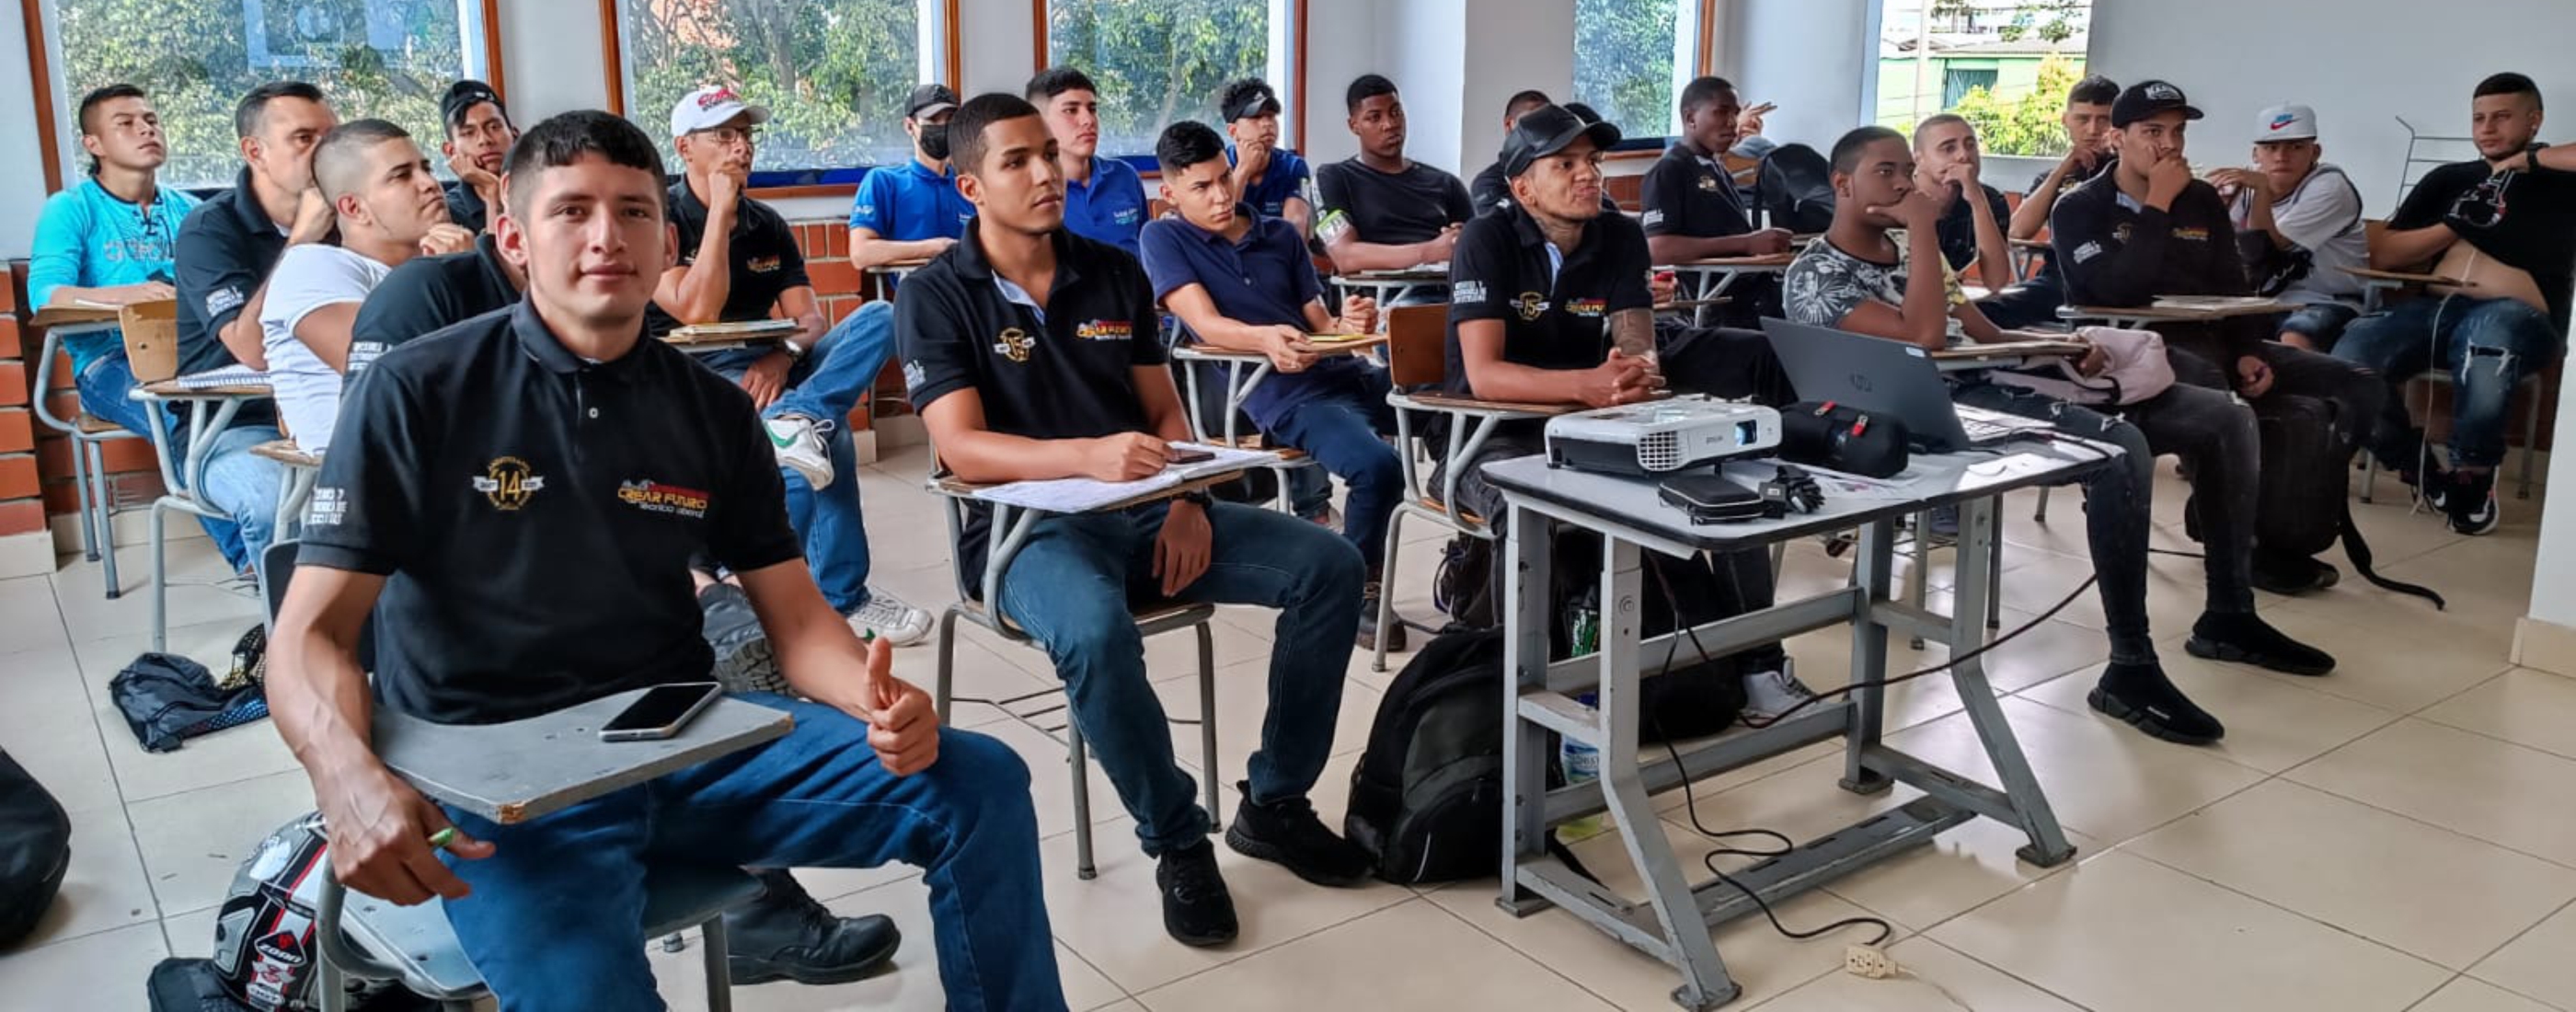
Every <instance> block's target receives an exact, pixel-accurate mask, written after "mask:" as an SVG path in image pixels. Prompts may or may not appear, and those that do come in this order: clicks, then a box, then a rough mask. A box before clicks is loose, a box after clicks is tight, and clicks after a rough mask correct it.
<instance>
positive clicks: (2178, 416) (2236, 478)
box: [1952, 383, 2258, 664]
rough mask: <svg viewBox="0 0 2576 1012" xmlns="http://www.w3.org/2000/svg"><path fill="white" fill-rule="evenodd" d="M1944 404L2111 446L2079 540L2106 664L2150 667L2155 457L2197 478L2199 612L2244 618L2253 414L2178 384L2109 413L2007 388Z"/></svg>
mask: <svg viewBox="0 0 2576 1012" xmlns="http://www.w3.org/2000/svg"><path fill="white" fill-rule="evenodd" d="M1952 396H1953V399H1955V400H1957V401H1958V402H1959V403H1961V404H1966V405H1969V406H1971V407H1980V408H1986V409H1988V410H1993V411H2002V412H2005V413H2008V414H2014V415H2019V416H2022V417H2024V418H2044V419H2048V420H2049V421H2051V422H2054V423H2055V424H2056V428H2057V430H2058V431H2060V432H2064V433H2066V434H2068V435H2074V436H2082V437H2084V438H2086V439H2095V440H2101V441H2103V442H2108V443H2112V444H2115V445H2117V446H2119V447H2120V450H2121V454H2122V456H2121V460H2120V464H2119V466H2117V467H2114V468H2109V469H2107V470H2103V471H2100V472H2097V473H2095V474H2094V475H2093V476H2092V477H2090V478H2087V479H2085V481H2084V533H2085V541H2086V543H2087V545H2088V547H2089V548H2090V550H2091V552H2092V555H2093V571H2094V573H2095V574H2096V575H2098V576H2099V577H2100V583H2099V584H2098V585H2097V587H2096V590H2097V592H2098V593H2099V594H2100V595H2101V598H2102V613H2103V616H2104V619H2105V620H2106V622H2107V623H2108V625H2109V627H2110V628H2109V629H2108V632H2109V634H2110V638H2111V660H2112V661H2113V662H2114V663H2127V664H2138V663H2147V662H2150V661H2153V660H2155V657H2156V649H2155V639H2154V635H2153V633H2151V632H2150V631H2149V628H2148V622H2147V532H2148V527H2149V526H2150V525H2151V524H2153V523H2154V522H2155V521H2154V516H2153V514H2152V513H2151V512H2150V509H2149V507H2150V506H2151V505H2152V500H2153V496H2154V494H2155V463H2156V460H2155V458H2156V455H2157V454H2160V453H2173V454H2178V455H2180V456H2181V457H2182V458H2183V460H2184V462H2185V463H2186V464H2187V465H2189V466H2191V467H2192V469H2193V473H2195V474H2197V475H2200V476H2201V478H2200V479H2199V481H2200V482H2201V484H2200V486H2199V494H2198V495H2196V496H2195V497H2194V500H2193V501H2194V502H2195V503H2197V504H2198V506H2199V508H2200V510H2201V528H2200V529H2201V533H2202V536H2203V538H2204V539H2205V543H2206V546H2207V550H2206V551H2205V552H2204V553H2203V560H2204V561H2203V563H2202V565H2203V568H2204V569H2205V570H2206V572H2207V574H2208V576H2207V578H2208V591H2207V595H2208V597H2207V603H2206V604H2205V605H2204V607H2206V608H2207V609H2208V610H2210V611H2214V612H2239V613H2242V612H2251V611H2253V610H2254V584H2253V569H2252V564H2253V547H2254V489H2255V484H2254V474H2255V456H2256V453H2257V450H2258V444H2257V442H2256V435H2255V430H2254V415H2253V413H2252V412H2250V411H2248V410H2246V409H2245V407H2244V406H2243V405H2240V404H2238V403H2236V402H2235V400H2234V398H2231V397H2229V396H2228V395H2226V394H2223V393H2219V392H2217V391H2215V390H2209V389H2205V388H2202V387H2196V386H2191V385H2188V384H2176V385H2175V386H2174V387H2173V388H2172V389H2170V390H2167V391H2165V392H2164V393H2162V394H2158V395H2156V396H2155V397H2154V398H2152V399H2150V400H2148V401H2146V402H2144V403H2141V404H2132V405H2129V406H2126V407H2122V408H2118V409H2116V410H2114V409H2110V408H2100V409H2096V408H2086V407H2080V406H2077V405H2072V404H2067V403H2065V402H2062V401H2059V400H2056V399H2054V398H2051V397H2047V396H2044V395H2041V394H2038V393H2034V392H2032V391H2029V390H2023V389H2020V388H2017V387H2010V386H2003V385H2000V384H1994V383H1972V384H1968V385H1965V386H1961V387H1960V388H1958V389H1957V390H1956V391H1954V392H1953V394H1952Z"/></svg>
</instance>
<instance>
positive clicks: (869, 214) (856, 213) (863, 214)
mask: <svg viewBox="0 0 2576 1012" xmlns="http://www.w3.org/2000/svg"><path fill="white" fill-rule="evenodd" d="M876 214H877V206H876V205H875V204H861V205H859V206H857V207H853V208H851V209H850V216H851V217H854V218H873V217H876Z"/></svg>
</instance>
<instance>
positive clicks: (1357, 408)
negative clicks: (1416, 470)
mask: <svg viewBox="0 0 2576 1012" xmlns="http://www.w3.org/2000/svg"><path fill="white" fill-rule="evenodd" d="M1369 375H1370V377H1371V378H1372V382H1371V383H1370V384H1369V386H1368V387H1367V388H1366V389H1363V390H1357V391H1343V392H1339V393H1333V394H1327V395H1324V396H1322V397H1317V398H1315V399H1313V400H1309V401H1305V402H1303V403H1300V404H1298V405H1296V406H1295V407H1292V408H1289V409H1288V411H1287V413H1285V414H1283V415H1281V416H1279V424H1277V425H1274V426H1272V427H1271V429H1270V435H1271V436H1272V437H1273V438H1276V439H1277V440H1279V445H1281V446H1287V447H1294V448H1296V449H1299V450H1304V451H1306V452H1307V453H1308V454H1311V455H1313V456H1314V458H1315V460H1316V461H1317V462H1318V463H1321V464H1322V465H1323V470H1324V472H1325V473H1327V474H1331V475H1333V476H1334V477H1337V478H1340V479H1342V481H1343V483H1344V484H1347V485H1349V486H1350V489H1351V494H1350V498H1349V499H1347V500H1345V502H1344V507H1345V508H1344V509H1343V511H1342V537H1343V538H1344V539H1345V540H1348V541H1349V542H1350V543H1351V547H1353V548H1357V549H1359V551H1360V559H1361V561H1363V562H1365V563H1367V564H1368V570H1369V572H1370V573H1376V572H1377V571H1378V570H1379V569H1380V568H1381V567H1382V566H1383V565H1384V564H1385V562H1386V527H1387V518H1389V517H1392V516H1394V515H1395V505H1396V503H1398V502H1400V501H1402V500H1403V498H1404V466H1403V464H1402V462H1400V461H1398V460H1397V459H1396V456H1395V448H1394V447H1391V446H1388V445H1387V442H1386V440H1385V439H1383V438H1380V437H1381V436H1384V435H1387V434H1391V433H1393V432H1394V431H1395V408H1394V407H1392V406H1390V405H1389V404H1387V402H1386V395H1387V390H1388V386H1387V381H1386V373H1385V372H1383V371H1379V370H1372V371H1371V372H1370V374H1369ZM1311 470H1313V469H1312V468H1301V469H1300V470H1299V471H1295V472H1290V473H1292V474H1298V473H1305V472H1307V471H1311ZM1330 491H1331V490H1330V487H1329V486H1327V488H1326V494H1327V495H1329V494H1330ZM1300 515H1301V516H1302V515H1303V514H1302V512H1301V513H1300Z"/></svg>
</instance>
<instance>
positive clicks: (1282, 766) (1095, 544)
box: [1001, 502, 1363, 942]
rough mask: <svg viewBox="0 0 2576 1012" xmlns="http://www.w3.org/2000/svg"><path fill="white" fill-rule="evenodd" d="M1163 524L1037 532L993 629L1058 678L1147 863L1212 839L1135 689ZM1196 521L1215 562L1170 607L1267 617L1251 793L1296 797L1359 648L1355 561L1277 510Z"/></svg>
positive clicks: (1130, 520)
mask: <svg viewBox="0 0 2576 1012" xmlns="http://www.w3.org/2000/svg"><path fill="white" fill-rule="evenodd" d="M1166 510H1167V506H1166V505H1165V504H1161V503H1157V504H1154V505H1152V506H1146V507H1140V508H1137V509H1132V510H1126V511H1122V512H1117V513H1085V514H1080V515H1076V516H1058V517H1051V518H1049V519H1047V520H1044V521H1041V522H1040V523H1039V524H1038V526H1037V529H1036V530H1035V531H1034V532H1032V533H1031V534H1030V535H1029V539H1028V543H1027V544H1026V545H1024V546H1022V547H1021V549H1020V552H1019V554H1018V555H1016V556H1013V557H1012V559H1011V568H1010V569H1009V570H1007V571H1006V572H1004V573H1003V578H1002V589H1001V598H1002V600H1001V613H1002V614H1003V615H1005V616H1008V617H1009V618H1010V620H1011V621H1013V622H1016V623H1018V624H1019V626H1020V628H1022V629H1025V630H1027V631H1028V634H1029V636H1030V637H1031V638H1033V639H1035V640H1036V641H1037V642H1038V644H1039V645H1040V646H1042V647H1045V648H1046V652H1047V657H1048V658H1049V659H1051V660H1053V661H1054V662H1055V672H1056V677H1058V678H1061V679H1064V684H1065V695H1066V696H1067V697H1068V698H1070V699H1071V700H1072V701H1073V719H1074V721H1075V722H1076V723H1077V724H1079V725H1080V726H1081V728H1082V736H1083V739H1084V740H1085V741H1087V742H1089V743H1090V745H1091V748H1092V750H1093V751H1094V752H1096V753H1098V754H1099V756H1100V768H1101V769H1102V770H1103V771H1105V772H1107V773H1108V774H1109V782H1110V783H1111V784H1113V785H1115V786H1116V787H1117V788H1118V800H1119V801H1120V802H1122V803H1124V804H1125V805H1126V806H1127V813H1128V814H1129V815H1132V816H1134V817H1135V819H1136V836H1137V837H1138V838H1139V839H1140V840H1142V841H1143V842H1144V846H1145V853H1147V854H1149V855H1161V854H1163V853H1164V852H1166V851H1169V850H1174V849H1178V848H1180V847H1183V846H1185V845H1188V844H1191V843H1194V842H1197V841H1199V840H1202V839H1204V838H1205V837H1206V836H1207V831H1208V826H1209V813H1208V812H1206V811H1205V810H1203V809H1201V808H1200V807H1199V803H1198V793H1197V792H1198V785H1197V784H1196V783H1194V782H1193V781H1192V780H1191V779H1190V775H1189V774H1187V773H1184V772H1182V771H1181V768H1180V765H1179V764H1178V763H1177V762H1176V761H1175V760H1174V759H1173V757H1172V729H1171V726H1170V725H1169V724H1167V723H1165V722H1164V716H1163V702H1162V699H1161V697H1158V696H1156V695H1155V694H1154V689H1153V685H1152V683H1150V682H1149V681H1148V680H1147V675H1146V672H1145V641H1144V639H1143V638H1142V637H1141V636H1139V635H1138V633H1137V631H1136V619H1135V614H1134V612H1133V611H1131V610H1130V607H1129V602H1131V601H1140V600H1152V599H1155V598H1158V597H1161V596H1162V595H1161V594H1160V593H1159V591H1160V589H1161V588H1160V581H1159V580H1158V579H1157V578H1156V577H1155V576H1154V575H1153V571H1154V543H1155V539H1156V538H1157V537H1159V536H1160V535H1161V534H1162V531H1163V517H1164V514H1165V512H1166ZM1207 517H1208V524H1209V526H1210V527H1211V528H1212V531H1213V535H1212V539H1211V540H1212V542H1213V547H1214V553H1215V554H1214V558H1213V559H1211V560H1210V561H1209V563H1208V568H1207V572H1206V573H1205V574H1204V575H1201V576H1200V577H1199V578H1198V580H1197V581H1195V582H1193V583H1191V584H1190V585H1189V586H1187V587H1183V588H1181V592H1180V594H1179V595H1178V597H1179V598H1180V599H1181V600H1185V601H1195V602H1200V603H1204V604H1251V605H1259V606H1262V607H1265V608H1276V609H1279V625H1278V628H1277V636H1276V638H1275V640H1274V643H1275V646H1274V647H1273V649H1272V650H1271V651H1270V713H1269V715H1268V717H1266V718H1265V719H1264V720H1263V721H1262V725H1261V750H1260V751H1259V752H1255V753H1253V756H1252V761H1251V763H1250V771H1249V774H1248V779H1249V780H1250V781H1251V798H1252V800H1255V801H1261V802H1269V801H1278V800H1281V799H1285V798H1297V797H1304V796H1305V794H1306V792H1307V791H1308V790H1310V789H1312V788H1313V787H1314V786H1315V779H1316V778H1317V777H1319V776H1321V775H1322V774H1323V771H1324V760H1325V759H1326V758H1327V757H1329V756H1330V755H1332V751H1333V727H1334V722H1335V720H1336V719H1337V716H1338V714H1339V713H1340V712H1341V705H1342V679H1343V676H1344V673H1345V671H1346V669H1348V667H1349V666H1350V657H1351V645H1352V644H1353V643H1354V642H1356V641H1357V638H1358V635H1359V621H1360V612H1359V600H1360V580H1361V577H1362V575H1363V574H1362V569H1363V566H1362V564H1361V562H1360V556H1359V553H1358V552H1357V551H1354V550H1352V549H1351V548H1350V546H1349V545H1348V544H1347V543H1345V542H1344V541H1342V539H1340V538H1339V537H1336V536H1334V535H1333V533H1332V532H1330V531H1327V530H1324V529H1323V528H1321V527H1317V526H1315V525H1314V524H1311V523H1308V522H1306V521H1304V520H1299V519H1297V518H1296V517H1292V516H1289V515H1287V514H1285V513H1281V512H1278V511H1276V510H1266V509H1260V508H1257V507H1252V506H1243V505H1237V504H1235V503H1227V502H1220V503H1216V504H1213V505H1211V506H1209V507H1208V511H1207ZM1203 772H1204V773H1205V775H1207V776H1216V775H1217V773H1216V771H1214V770H1207V771H1203ZM1033 937H1037V936H1033ZM1039 940H1040V941H1041V942H1043V940H1044V939H1043V938H1042V937H1040V939H1039Z"/></svg>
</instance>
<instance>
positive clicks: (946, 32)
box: [483, 0, 966, 200]
mask: <svg viewBox="0 0 2576 1012" xmlns="http://www.w3.org/2000/svg"><path fill="white" fill-rule="evenodd" d="M483 2H485V3H487V4H488V3H494V2H496V0H483ZM621 2H624V0H599V36H600V55H601V57H603V60H602V64H601V66H602V70H603V73H604V74H605V76H606V77H607V79H608V82H607V83H608V111H609V112H610V113H611V114H613V115H616V116H621V117H625V118H627V119H629V120H632V119H633V118H634V117H632V116H630V115H628V110H627V108H626V34H625V33H626V29H625V24H624V22H623V21H622V20H621V19H620V18H619V17H618V5H619V4H620V3H621ZM957 5H958V0H940V4H939V35H940V40H939V47H940V49H941V53H940V60H941V63H942V67H941V73H940V78H941V80H940V83H942V84H946V85H948V86H949V87H951V88H955V87H958V81H959V80H960V79H961V77H962V76H963V75H964V72H965V67H966V59H965V46H964V37H965V33H964V32H961V31H958V30H957V17H958V15H957ZM879 168H883V166H878V165H826V166H817V167H814V168H806V169H769V170H764V171H759V172H754V173H752V174H751V186H750V187H749V188H748V189H747V190H746V191H745V192H747V193H749V194H750V195H751V196H753V197H756V198H759V199H761V200H781V199H789V198H795V197H847V196H851V195H853V194H855V193H857V192H858V191H859V180H861V179H864V178H866V177H867V174H868V173H869V172H873V171H875V170H877V169H879ZM834 176H847V177H848V178H845V179H837V180H834V179H832V177H834ZM827 180H829V181H827Z"/></svg>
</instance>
